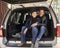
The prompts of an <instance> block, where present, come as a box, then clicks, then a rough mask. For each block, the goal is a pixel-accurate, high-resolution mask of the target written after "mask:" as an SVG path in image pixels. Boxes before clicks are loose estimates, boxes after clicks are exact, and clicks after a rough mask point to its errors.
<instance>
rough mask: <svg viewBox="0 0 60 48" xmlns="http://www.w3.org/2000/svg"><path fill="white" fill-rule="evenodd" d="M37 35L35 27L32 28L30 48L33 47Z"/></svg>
mask: <svg viewBox="0 0 60 48" xmlns="http://www.w3.org/2000/svg"><path fill="white" fill-rule="evenodd" d="M37 33H38V29H37V27H32V46H31V47H34V44H35V41H36V37H37Z"/></svg>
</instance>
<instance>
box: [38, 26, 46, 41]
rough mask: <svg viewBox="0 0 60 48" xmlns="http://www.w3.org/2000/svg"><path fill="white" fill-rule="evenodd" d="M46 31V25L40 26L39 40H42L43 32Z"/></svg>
mask: <svg viewBox="0 0 60 48" xmlns="http://www.w3.org/2000/svg"><path fill="white" fill-rule="evenodd" d="M45 32H46V27H45V26H41V28H40V33H39V35H38V37H37V40H41V38H42V36H43V34H44V33H45Z"/></svg>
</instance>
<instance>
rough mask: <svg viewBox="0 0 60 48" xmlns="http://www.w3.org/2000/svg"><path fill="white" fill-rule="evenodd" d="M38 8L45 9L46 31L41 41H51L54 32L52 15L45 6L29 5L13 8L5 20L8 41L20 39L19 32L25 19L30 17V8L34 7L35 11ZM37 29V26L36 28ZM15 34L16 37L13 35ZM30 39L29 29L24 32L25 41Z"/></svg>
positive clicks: (30, 32)
mask: <svg viewBox="0 0 60 48" xmlns="http://www.w3.org/2000/svg"><path fill="white" fill-rule="evenodd" d="M40 8H44V10H45V15H46V18H47V20H48V21H47V31H46V33H45V34H44V35H43V37H42V39H41V41H53V40H54V37H55V32H54V31H53V30H54V23H53V19H52V16H51V14H50V11H49V10H48V8H46V7H30V8H18V9H14V10H13V11H12V12H11V14H10V17H9V19H8V22H7V28H6V32H5V36H6V39H7V42H8V41H20V37H21V36H20V35H21V34H20V33H21V29H22V26H24V25H25V23H26V21H27V19H29V18H30V16H31V10H32V9H36V10H37V12H38V11H39V9H40ZM38 29H39V28H38ZM14 35H16V37H14ZM31 39H32V31H31V29H30V30H28V32H27V33H26V41H31Z"/></svg>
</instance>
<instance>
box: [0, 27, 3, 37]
mask: <svg viewBox="0 0 60 48" xmlns="http://www.w3.org/2000/svg"><path fill="white" fill-rule="evenodd" d="M2 29H3V28H1V27H0V37H3V32H2Z"/></svg>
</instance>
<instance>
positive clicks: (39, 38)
mask: <svg viewBox="0 0 60 48" xmlns="http://www.w3.org/2000/svg"><path fill="white" fill-rule="evenodd" d="M45 32H46V27H45V26H41V28H40V33H39V35H38V37H37V39H36V42H35V47H34V48H39V40H41V38H42V36H43V34H44V33H45Z"/></svg>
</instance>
